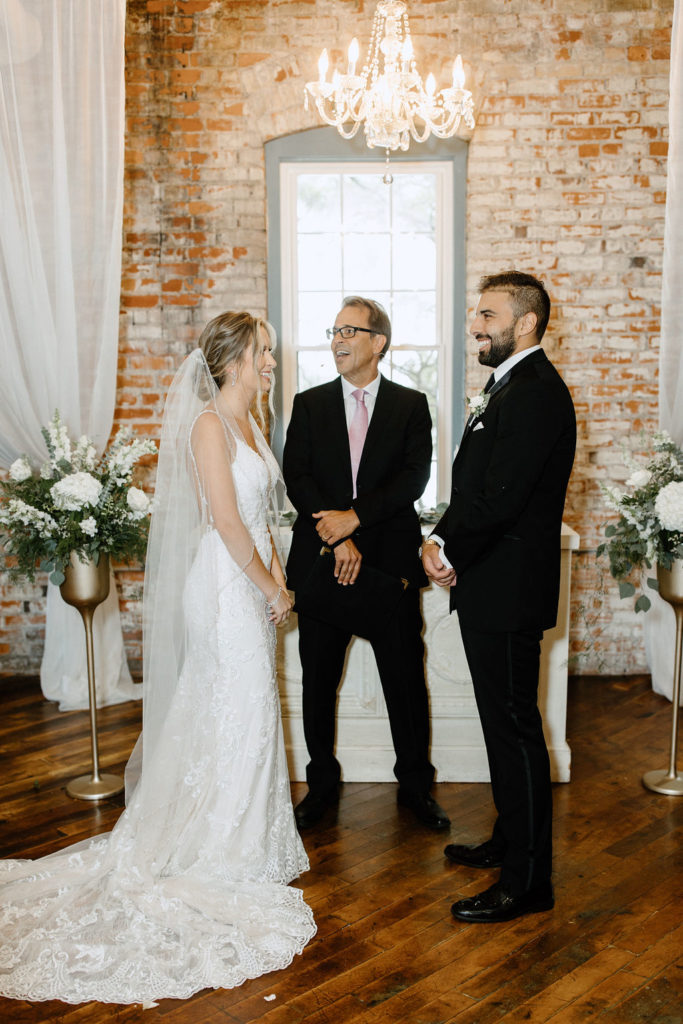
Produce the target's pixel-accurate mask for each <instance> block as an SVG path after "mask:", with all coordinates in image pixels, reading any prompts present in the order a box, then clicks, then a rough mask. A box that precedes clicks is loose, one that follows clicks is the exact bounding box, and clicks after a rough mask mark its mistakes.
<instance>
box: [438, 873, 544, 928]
mask: <svg viewBox="0 0 683 1024" xmlns="http://www.w3.org/2000/svg"><path fill="white" fill-rule="evenodd" d="M554 906H555V900H554V898H553V887H552V885H551V884H550V882H546V883H545V884H544V885H539V886H537V887H536V888H535V889H530V890H529V891H528V892H525V893H522V894H521V895H520V896H513V895H512V893H510V892H508V891H507V889H506V888H505V886H503V885H502V884H501V883H500V882H496V883H495V885H492V886H491V887H490V889H485V890H484V891H483V892H480V893H477V895H476V896H471V897H470V898H469V899H466V900H458V902H457V903H454V904H453V906H452V907H451V914H452V915H453V917H456V918H457V919H458V920H459V921H467V922H471V923H473V924H495V923H497V922H498V921H511V920H512V918H513V917H522V915H523V914H539V913H541V912H542V911H544V910H552V909H553V907H554Z"/></svg>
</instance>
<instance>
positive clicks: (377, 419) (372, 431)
mask: <svg viewBox="0 0 683 1024" xmlns="http://www.w3.org/2000/svg"><path fill="white" fill-rule="evenodd" d="M390 412H391V398H390V388H389V386H388V384H387V381H386V378H385V377H383V376H382V375H381V374H380V381H379V388H378V390H377V397H376V398H375V408H374V409H373V411H372V418H371V419H370V424H369V426H368V432H367V434H366V437H365V444H364V445H363V454H362V455H361V459H360V464H359V466H358V475H359V476H360V473H361V470H362V469H363V467H365V468H367V464H368V462H369V461H370V460H371V459H372V457H373V454H379V455H381V454H382V447H383V446H382V434H383V433H384V431H385V429H386V425H387V424H386V421H387V417H388V416H389V414H390Z"/></svg>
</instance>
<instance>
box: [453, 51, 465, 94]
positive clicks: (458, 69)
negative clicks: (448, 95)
mask: <svg viewBox="0 0 683 1024" xmlns="http://www.w3.org/2000/svg"><path fill="white" fill-rule="evenodd" d="M464 87H465V69H464V67H463V66H462V57H461V56H460V54H458V56H457V57H456V58H455V60H454V61H453V88H454V89H464Z"/></svg>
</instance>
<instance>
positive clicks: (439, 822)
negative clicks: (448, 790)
mask: <svg viewBox="0 0 683 1024" xmlns="http://www.w3.org/2000/svg"><path fill="white" fill-rule="evenodd" d="M396 799H397V801H398V803H399V804H401V806H402V807H408V808H410V810H411V811H412V812H413V814H414V815H415V817H416V818H417V819H418V821H421V822H422V824H423V825H426V826H427V828H434V829H444V828H450V825H451V819H450V818H449V817H448V815H447V814H446V812H445V811H444V809H443V807H439V805H438V804H437V802H436V800H435V799H434V797H432V796H430V795H429V793H412V792H411V791H410V790H408V789H399V791H398V794H397V797H396Z"/></svg>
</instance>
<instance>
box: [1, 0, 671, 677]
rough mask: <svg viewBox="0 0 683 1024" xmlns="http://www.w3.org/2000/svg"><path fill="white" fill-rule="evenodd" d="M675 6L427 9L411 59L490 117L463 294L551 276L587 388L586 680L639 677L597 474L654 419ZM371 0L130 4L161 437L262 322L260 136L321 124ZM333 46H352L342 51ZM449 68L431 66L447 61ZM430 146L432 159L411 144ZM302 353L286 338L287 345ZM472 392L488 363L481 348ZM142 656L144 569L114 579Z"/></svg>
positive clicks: (147, 359) (130, 186)
mask: <svg viewBox="0 0 683 1024" xmlns="http://www.w3.org/2000/svg"><path fill="white" fill-rule="evenodd" d="M672 11H673V0H526V2H525V3H522V2H521V0H422V2H418V0H412V2H411V3H410V4H409V13H410V18H411V28H412V33H413V40H414V44H415V50H416V57H417V60H418V64H419V66H420V67H421V68H424V67H426V66H430V67H431V66H435V67H438V68H439V69H440V70H441V75H442V83H443V82H445V81H446V80H447V78H446V74H447V72H446V69H447V65H448V63H449V62H448V59H447V58H448V56H449V55H450V54H452V52H453V51H454V50H458V49H459V50H461V51H462V53H463V56H464V57H465V59H466V60H467V61H468V62H469V63H470V65H471V67H472V68H473V69H474V71H475V77H476V83H477V93H478V97H479V102H480V107H479V113H478V122H477V127H476V130H475V132H474V135H473V138H472V142H471V146H470V156H469V166H468V176H469V180H468V207H467V254H468V265H467V275H468V303H469V305H470V307H473V306H474V304H475V303H476V293H475V289H476V282H477V280H478V278H479V276H480V275H481V274H482V273H484V272H492V271H496V270H499V269H504V268H507V267H510V266H513V265H514V266H515V267H517V268H519V269H524V270H530V271H533V272H536V273H539V274H540V275H541V276H543V277H544V279H545V280H546V282H547V284H548V287H549V290H550V292H551V295H552V297H553V299H554V301H555V306H554V313H553V318H552V321H551V326H550V332H549V335H548V336H547V338H548V340H547V342H546V348H547V350H548V352H549V354H550V356H551V358H552V359H553V360H554V361H555V363H556V364H557V366H558V368H559V369H560V371H561V372H562V373H563V375H564V377H565V379H566V380H567V383H568V384H569V386H570V388H571V390H572V393H573V396H574V400H575V403H576V408H577V413H578V419H579V448H578V453H577V460H576V466H575V470H574V474H573V477H572V482H571V486H570V492H569V497H568V502H567V512H566V520H567V522H568V523H569V524H570V525H571V526H573V527H574V528H575V529H576V530H577V531H578V532H579V533H580V535H581V550H580V552H579V554H578V556H577V557H576V558H575V562H574V577H573V618H572V622H573V624H572V651H573V655H574V659H575V661H574V667H575V670H577V671H583V672H593V671H602V672H609V671H616V672H622V671H641V670H642V669H643V668H644V653H643V644H642V636H641V631H640V625H639V624H638V623H637V620H636V618H635V616H634V614H633V612H632V611H631V609H630V608H629V607H628V605H627V604H626V603H623V602H619V600H618V598H617V597H616V594H615V589H614V586H613V585H611V583H610V580H609V578H606V579H604V580H602V579H601V571H600V569H599V568H596V565H595V557H594V551H595V547H596V544H597V543H598V542H599V537H600V526H601V523H602V521H603V519H604V518H605V515H606V513H605V511H604V509H603V507H602V504H601V501H600V496H599V489H598V481H600V480H608V479H613V480H618V479H623V478H624V477H625V471H624V470H623V468H622V466H621V459H620V455H619V447H618V446H619V444H620V443H621V442H622V441H628V440H629V439H632V438H633V436H634V432H635V431H637V430H639V429H640V428H641V427H645V428H647V429H652V428H654V427H655V426H656V421H657V359H658V342H659V333H658V332H659V296H660V274H661V261H662V256H661V253H662V238H663V225H664V199H665V186H666V149H667V142H666V139H667V133H666V123H667V103H668V91H667V90H668V71H669V67H668V59H669V37H670V26H671V18H672ZM373 12H374V2H370V0H367V2H366V0H300V2H297V0H239V2H228V0H222V2H219V0H186V2H182V0H129V2H128V24H127V36H126V51H127V57H126V77H127V126H126V170H125V210H124V230H123V276H122V288H121V294H122V297H121V335H120V356H119V376H118V401H117V408H116V421H117V422H118V423H121V422H126V423H130V424H131V425H132V426H133V427H135V428H136V429H137V430H139V431H141V432H148V433H150V434H151V435H153V436H156V434H157V433H158V428H159V422H160V417H161V411H162V404H163V395H164V391H165V388H166V386H167V384H168V382H169V379H170V377H171V376H172V373H173V370H174V368H175V367H176V366H177V365H178V363H179V362H180V360H181V359H182V357H183V355H184V354H185V353H186V352H187V351H188V350H189V348H190V347H192V345H193V344H194V341H195V340H196V338H197V336H198V334H199V332H200V330H201V326H202V325H203V324H204V322H205V321H206V320H207V319H208V318H209V317H211V316H213V315H214V314H216V313H217V312H219V311H221V310H222V309H225V308H240V307H245V308H249V309H251V310H252V311H253V312H256V313H265V312H266V308H267V294H266V264H265V258H266V242H267V234H266V206H265V200H266V197H265V176H264V155H263V144H264V142H265V141H266V140H267V139H270V138H273V137H276V136H279V135H282V134H286V133H289V132H293V131H298V130H301V129H304V128H307V127H312V126H314V125H315V124H316V123H317V122H316V118H315V116H314V115H313V113H312V112H309V113H306V112H305V111H304V110H303V105H302V95H303V84H304V82H305V81H306V80H308V79H310V78H314V77H315V76H316V64H317V58H318V55H319V52H320V49H321V47H322V45H324V44H326V45H328V46H330V47H331V48H332V53H331V58H332V61H333V62H334V61H335V60H336V61H337V63H339V62H340V61H341V59H342V57H343V52H344V50H345V47H346V42H347V40H349V39H350V38H351V36H352V35H354V34H355V35H358V36H359V37H360V39H361V43H362V45H364V46H365V45H367V40H368V37H369V29H370V23H371V18H372V14H373ZM337 41H338V42H339V48H338V49H336V50H335V48H334V44H335V43H336V42H337ZM434 55H436V56H434ZM415 152H416V154H417V153H419V147H415ZM285 342H286V339H285ZM467 375H468V391H471V390H472V389H473V388H476V387H479V386H480V383H481V380H482V369H481V367H479V366H478V364H477V363H476V358H475V357H474V356H473V355H472V354H470V356H469V362H468V370H467ZM118 581H119V585H120V591H121V596H122V615H123V622H124V632H125V636H126V643H127V648H128V651H129V655H130V659H131V665H132V667H133V669H134V670H136V669H138V668H139V659H140V635H139V626H140V606H139V599H138V598H139V592H140V585H141V579H140V574H139V573H135V572H132V571H129V570H125V571H121V572H119V574H118ZM43 607H44V596H43V588H42V586H41V585H40V584H38V585H36V586H32V587H22V588H14V589H9V588H5V589H3V590H2V591H1V592H0V628H1V629H2V634H1V637H2V639H1V641H0V655H2V667H1V668H0V672H1V673H4V674H7V673H10V672H20V671H35V670H37V667H38V665H39V661H40V654H41V650H42V622H43Z"/></svg>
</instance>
